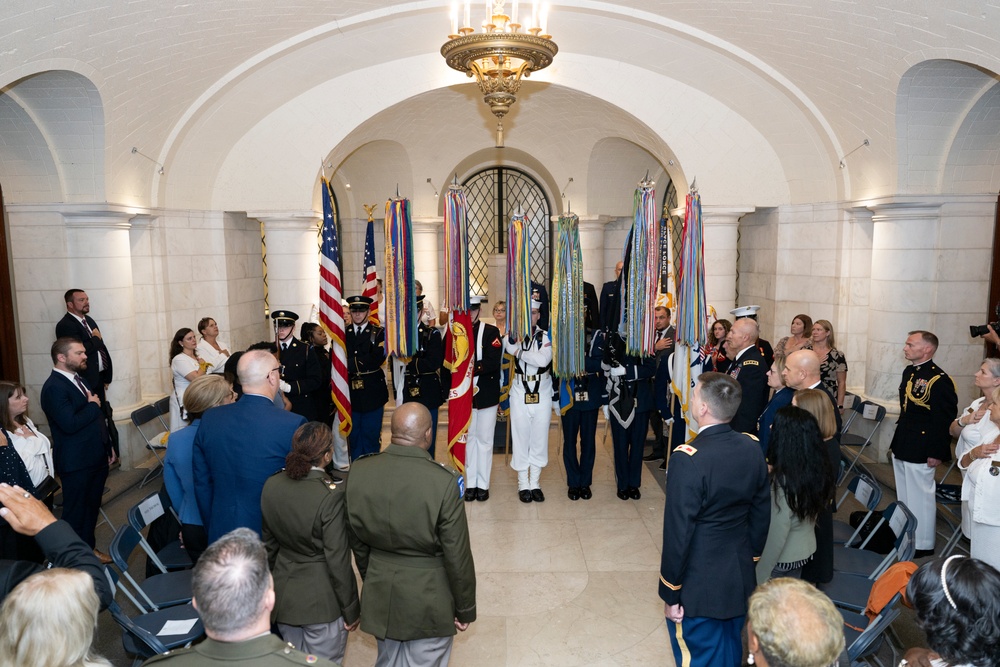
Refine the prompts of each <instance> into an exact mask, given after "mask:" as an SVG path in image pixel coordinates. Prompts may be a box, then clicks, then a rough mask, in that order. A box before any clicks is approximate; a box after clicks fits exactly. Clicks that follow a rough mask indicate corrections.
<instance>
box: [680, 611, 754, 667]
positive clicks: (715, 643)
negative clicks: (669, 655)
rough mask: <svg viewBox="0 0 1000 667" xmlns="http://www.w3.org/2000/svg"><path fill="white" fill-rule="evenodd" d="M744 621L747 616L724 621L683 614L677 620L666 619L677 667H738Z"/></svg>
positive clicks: (741, 650) (740, 659)
mask: <svg viewBox="0 0 1000 667" xmlns="http://www.w3.org/2000/svg"><path fill="white" fill-rule="evenodd" d="M745 621H746V616H737V617H735V618H727V619H725V620H719V619H717V618H698V617H695V618H691V617H688V616H685V617H684V620H683V621H681V622H680V623H674V622H673V621H671V620H670V619H667V632H668V633H669V634H670V647H671V648H672V649H673V651H674V662H675V663H677V667H740V665H742V664H744V660H745V658H744V655H743V640H742V638H741V635H740V633H741V632H742V630H743V624H744V622H745Z"/></svg>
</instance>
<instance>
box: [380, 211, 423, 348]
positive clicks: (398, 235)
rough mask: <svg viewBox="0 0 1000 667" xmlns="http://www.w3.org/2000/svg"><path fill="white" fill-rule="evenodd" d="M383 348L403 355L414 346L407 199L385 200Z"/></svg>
mask: <svg viewBox="0 0 1000 667" xmlns="http://www.w3.org/2000/svg"><path fill="white" fill-rule="evenodd" d="M383 288H384V291H385V302H386V309H385V320H386V321H385V322H383V323H382V326H384V327H385V351H386V354H391V355H395V356H396V357H399V358H402V359H406V358H409V357H412V356H413V354H414V353H415V352H416V350H417V326H418V318H419V315H420V313H418V312H417V297H416V291H415V290H414V287H413V228H412V223H411V217H410V200H409V199H405V198H398V199H390V200H388V201H387V202H386V204H385V284H384V286H383Z"/></svg>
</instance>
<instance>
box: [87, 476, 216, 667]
mask: <svg viewBox="0 0 1000 667" xmlns="http://www.w3.org/2000/svg"><path fill="white" fill-rule="evenodd" d="M167 512H170V513H173V516H174V517H175V518H176V513H174V510H173V507H172V506H171V505H170V499H169V497H168V496H167V494H166V493H163V492H157V493H151V494H150V495H148V496H146V497H145V498H143V499H142V500H141V501H140V502H138V503H137V504H136V505H134V506H133V507H131V508H129V510H128V513H127V519H128V520H127V522H126V523H124V524H122V525H121V526H120V527H119V528H118V530H117V531H116V532H115V536H114V539H113V540H112V541H111V547H110V552H111V553H110V555H111V559H112V562H113V564H114V567H107V568H105V571H106V573H107V576H108V579H109V582H110V583H111V589H112V591H114V595H115V600H114V601H113V602H112V604H111V605H109V607H108V610H109V611H110V612H111V616H112V618H114V620H115V622H116V623H117V624H118V625H119V626H120V627H121V629H122V645H123V646H124V648H125V651H126V652H127V653H128V654H129V655H132V656H134V662H133V665H137V664H139V663H141V662H142V661H143V660H146V659H147V658H150V657H152V656H154V655H157V654H160V653H165V652H167V651H168V650H171V649H175V648H179V647H182V646H187V645H189V644H191V643H192V642H194V641H196V640H197V639H199V638H201V637H202V636H203V635H204V627H203V625H202V623H201V619H200V618H199V616H198V612H197V611H196V610H195V609H194V607H193V606H192V604H191V599H192V593H191V575H192V570H191V565H192V564H191V559H190V558H189V557H188V556H187V553H186V552H185V551H184V549H183V548H181V545H180V543H179V541H174V542H171V543H169V544H166V545H164V546H162V547H160V548H159V549H154V548H153V547H152V546H151V545H150V543H149V542H148V541H147V539H146V538H145V537H144V535H143V531H144V530H145V529H146V527H147V526H148V525H149V524H151V523H152V522H153V521H155V520H157V519H159V518H160V517H162V516H165V515H166V513H167ZM137 553H144V554H145V555H146V556H147V557H148V559H149V561H150V562H151V563H152V564H153V566H154V567H155V569H156V571H157V573H156V574H153V575H151V576H147V577H145V578H144V579H143V580H142V581H139V580H138V579H137V578H136V577H135V576H133V572H132V570H131V568H130V567H129V560H131V559H132V558H133V556H134V555H135V554H137ZM119 593H121V594H122V595H123V596H124V597H125V598H127V599H128V601H129V602H130V603H131V604H132V606H134V607H135V608H136V610H137V611H138V614H137V615H135V616H129V615H128V614H126V613H125V611H124V609H123V608H122V606H121V605H120V604H119V603H118V594H119Z"/></svg>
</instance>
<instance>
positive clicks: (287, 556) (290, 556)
mask: <svg viewBox="0 0 1000 667" xmlns="http://www.w3.org/2000/svg"><path fill="white" fill-rule="evenodd" d="M278 560H284V561H287V562H289V563H296V564H302V563H325V562H326V556H324V555H323V554H318V555H315V556H310V555H307V554H299V553H295V552H290V551H288V550H286V549H282V550H281V552H280V554H279V555H278Z"/></svg>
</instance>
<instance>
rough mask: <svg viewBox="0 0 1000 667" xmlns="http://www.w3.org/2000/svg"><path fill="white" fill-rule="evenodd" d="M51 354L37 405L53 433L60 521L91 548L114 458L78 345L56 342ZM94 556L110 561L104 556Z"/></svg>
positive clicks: (84, 353) (64, 340) (83, 352)
mask: <svg viewBox="0 0 1000 667" xmlns="http://www.w3.org/2000/svg"><path fill="white" fill-rule="evenodd" d="M51 355H52V364H53V366H54V367H53V369H52V373H51V374H50V375H49V379H47V380H46V381H45V384H44V385H42V394H41V403H42V410H44V411H45V416H46V417H47V418H48V420H49V428H50V429H51V430H52V463H53V465H54V466H55V469H56V474H58V475H59V479H60V480H61V482H62V491H63V515H62V518H63V519H64V520H65V521H66V523H68V524H69V525H70V526H72V527H73V530H75V531H76V534H77V535H79V536H80V539H82V540H83V541H84V542H86V543H87V544H88V545H89V546H90V548H92V549H93V548H94V544H95V541H94V529H95V528H96V527H97V515H98V512H99V511H100V509H101V496H103V495H104V481H105V480H106V479H107V478H108V466H109V465H111V464H112V463H114V462H115V460H116V456H115V453H114V450H113V449H112V448H111V441H110V439H109V438H108V427H107V424H106V423H105V421H104V412H103V411H102V410H101V399H100V398H99V397H98V395H97V393H96V392H94V391H93V390H92V389H91V388H90V386H89V385H87V383H86V381H85V380H84V379H83V377H82V374H83V372H84V371H86V369H87V350H86V348H84V346H83V343H81V342H80V341H78V340H76V339H75V338H59V339H56V342H54V343H53V344H52V349H51ZM94 553H96V554H97V555H98V557H99V558H101V560H102V561H106V562H108V563H110V562H111V560H110V558H108V556H107V555H106V554H102V553H100V552H98V551H96V550H95V552H94Z"/></svg>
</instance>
